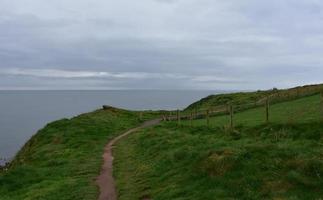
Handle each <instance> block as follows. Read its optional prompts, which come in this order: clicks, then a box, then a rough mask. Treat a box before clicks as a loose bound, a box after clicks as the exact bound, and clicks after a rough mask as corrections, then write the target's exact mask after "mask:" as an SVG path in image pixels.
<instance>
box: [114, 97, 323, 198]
mask: <svg viewBox="0 0 323 200" xmlns="http://www.w3.org/2000/svg"><path fill="white" fill-rule="evenodd" d="M319 104H320V98H319V96H318V95H313V96H307V97H303V98H300V99H297V100H291V101H287V102H283V103H277V104H274V105H272V106H271V107H270V123H269V124H264V122H265V112H264V108H260V107H259V108H254V109H250V110H246V111H242V112H239V113H236V115H235V117H234V120H235V124H236V127H235V129H234V130H231V129H229V127H228V126H227V125H228V123H229V119H228V116H216V117H214V118H212V119H211V124H212V126H211V127H207V126H206V120H205V119H200V120H195V121H194V122H193V127H190V121H188V120H186V121H185V120H184V121H182V122H181V125H178V124H177V123H176V122H165V123H163V124H162V125H160V126H158V127H155V128H150V129H147V130H142V131H139V132H138V133H136V134H133V135H131V136H129V138H128V139H126V140H123V141H121V142H120V143H119V145H118V146H117V148H116V151H115V155H116V160H115V176H116V178H117V188H118V191H119V196H120V198H119V199H120V200H132V199H154V200H166V199H178V200H180V199H185V200H189V199H192V200H193V199H194V200H199V199H201V200H205V199H208V200H212V199H248V200H249V199H320V198H322V197H323V190H322V186H323V123H321V122H320V113H319V110H320V107H319Z"/></svg>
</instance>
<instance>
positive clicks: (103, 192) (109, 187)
mask: <svg viewBox="0 0 323 200" xmlns="http://www.w3.org/2000/svg"><path fill="white" fill-rule="evenodd" d="M160 121H161V120H160V119H155V120H151V121H147V122H145V123H144V124H142V125H141V126H139V127H137V128H134V129H131V130H128V131H127V132H125V133H123V134H122V135H120V136H118V137H116V138H114V139H113V140H111V141H110V142H109V143H108V144H107V145H106V146H105V148H104V154H103V160H104V163H103V165H102V168H101V173H100V175H99V176H98V178H97V181H96V183H97V184H98V186H99V188H100V195H99V198H98V199H99V200H117V192H116V187H115V183H114V178H113V168H112V167H113V155H112V149H113V146H114V145H115V144H116V143H117V142H118V141H119V140H120V139H122V138H123V137H126V136H127V135H129V134H131V133H133V132H136V131H137V130H139V129H141V128H145V127H149V126H154V125H157V124H158V123H159V122H160Z"/></svg>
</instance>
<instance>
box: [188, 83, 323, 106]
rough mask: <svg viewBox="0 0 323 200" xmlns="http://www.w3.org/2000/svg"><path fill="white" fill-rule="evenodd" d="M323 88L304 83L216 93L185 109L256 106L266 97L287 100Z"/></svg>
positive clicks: (274, 100)
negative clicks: (269, 88) (286, 86)
mask: <svg viewBox="0 0 323 200" xmlns="http://www.w3.org/2000/svg"><path fill="white" fill-rule="evenodd" d="M322 90H323V84H317V85H305V86H300V87H295V88H290V89H282V90H279V89H276V88H274V89H272V90H265V91H262V90H258V91H255V92H237V93H230V94H217V95H210V96H208V97H205V98H203V99H201V100H199V101H197V102H194V103H192V104H191V105H189V106H188V107H187V108H186V109H185V111H191V110H206V109H212V108H214V107H217V106H223V105H226V104H233V105H245V104H250V105H254V106H257V105H259V104H261V103H263V101H264V100H265V99H266V98H267V97H270V99H271V101H272V102H282V101H289V100H292V99H298V98H300V97H304V96H310V95H313V94H317V93H319V92H320V91H322Z"/></svg>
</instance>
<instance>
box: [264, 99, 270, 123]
mask: <svg viewBox="0 0 323 200" xmlns="http://www.w3.org/2000/svg"><path fill="white" fill-rule="evenodd" d="M265 107H266V123H267V124H268V123H269V98H268V97H267V98H266V102H265Z"/></svg>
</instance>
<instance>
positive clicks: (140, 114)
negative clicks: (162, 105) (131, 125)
mask: <svg viewBox="0 0 323 200" xmlns="http://www.w3.org/2000/svg"><path fill="white" fill-rule="evenodd" d="M139 119H140V121H142V112H140V113H139Z"/></svg>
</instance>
